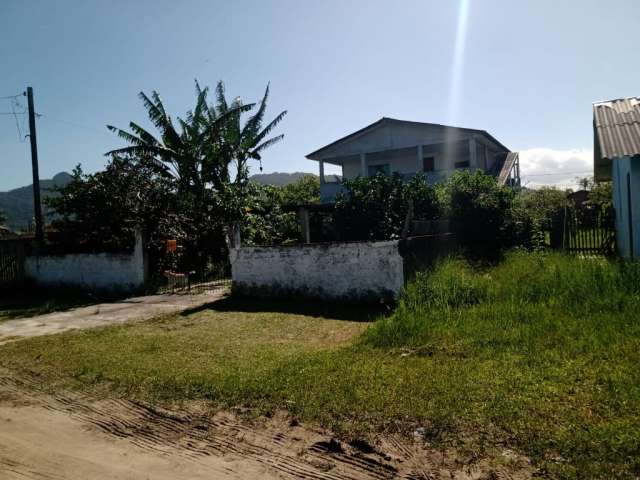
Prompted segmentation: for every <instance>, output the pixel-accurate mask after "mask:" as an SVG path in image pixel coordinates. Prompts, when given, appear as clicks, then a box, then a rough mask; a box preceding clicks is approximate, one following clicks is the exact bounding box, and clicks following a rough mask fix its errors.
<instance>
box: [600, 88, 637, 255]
mask: <svg viewBox="0 0 640 480" xmlns="http://www.w3.org/2000/svg"><path fill="white" fill-rule="evenodd" d="M593 130H594V152H593V153H594V158H593V162H594V165H593V167H594V177H595V180H596V181H597V182H599V181H608V180H611V181H612V182H613V206H614V209H615V213H616V241H617V246H618V252H619V254H620V255H621V256H622V257H625V258H638V257H640V98H638V97H629V98H620V99H616V100H609V101H605V102H598V103H594V104H593Z"/></svg>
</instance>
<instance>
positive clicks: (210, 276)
mask: <svg viewBox="0 0 640 480" xmlns="http://www.w3.org/2000/svg"><path fill="white" fill-rule="evenodd" d="M162 256H163V258H162V265H163V268H161V274H160V275H159V278H158V284H159V285H158V291H159V293H186V294H201V293H206V292H215V291H223V290H226V289H228V288H230V287H231V278H230V277H231V275H230V268H229V265H228V260H227V261H221V260H218V261H215V260H213V259H212V258H211V256H209V255H206V254H204V253H203V252H198V253H197V254H196V255H193V254H192V255H189V253H188V250H187V249H186V248H184V247H183V246H182V245H180V243H179V242H177V241H176V240H168V241H167V242H166V248H165V249H164V252H162Z"/></svg>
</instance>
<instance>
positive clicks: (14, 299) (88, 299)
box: [0, 284, 127, 321]
mask: <svg viewBox="0 0 640 480" xmlns="http://www.w3.org/2000/svg"><path fill="white" fill-rule="evenodd" d="M126 297H127V295H126V294H125V293H124V292H118V291H112V292H87V291H84V290H81V289H74V288H53V287H50V288H43V287H37V286H35V285H33V284H25V285H23V286H22V287H21V288H11V289H2V290H0V321H2V320H13V319H18V318H29V317H33V316H36V315H43V314H46V313H52V312H63V311H66V310H70V309H72V308H77V307H86V306H89V305H94V304H96V303H101V302H114V301H117V300H122V299H124V298H126Z"/></svg>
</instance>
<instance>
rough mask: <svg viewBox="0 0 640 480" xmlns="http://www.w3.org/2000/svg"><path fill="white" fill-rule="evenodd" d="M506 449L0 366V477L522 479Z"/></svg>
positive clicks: (524, 468)
mask: <svg viewBox="0 0 640 480" xmlns="http://www.w3.org/2000/svg"><path fill="white" fill-rule="evenodd" d="M532 474H533V468H532V467H531V465H530V464H529V462H528V460H527V459H526V458H523V457H521V456H518V455H516V454H514V453H512V452H510V451H504V452H498V453H497V454H496V455H495V457H492V458H469V457H463V456H461V455H459V454H456V452H453V451H451V450H437V449H434V448H428V447H426V446H425V444H424V441H423V440H421V439H419V438H418V437H416V438H415V439H414V441H409V440H407V439H405V438H400V437H394V436H384V437H382V436H381V437H378V438H375V439H370V440H365V439H357V440H352V441H345V440H341V439H337V438H335V437H334V436H333V435H331V432H327V431H325V430H322V429H319V428H310V427H308V426H304V425H300V424H299V423H298V422H297V421H296V420H295V419H294V418H292V417H291V416H290V415H288V414H286V413H284V412H278V413H276V414H275V415H273V416H271V417H270V418H264V417H262V418H259V419H255V418H254V419H250V418H249V417H248V416H247V415H243V414H240V413H238V412H218V413H211V412H209V411H207V406H206V404H205V403H203V402H200V403H189V404H183V405H181V406H180V407H176V408H171V409H166V408H159V407H156V406H154V405H151V404H149V403H144V402H137V401H132V400H126V399H120V398H108V399H97V398H95V397H91V396H89V395H86V394H79V393H70V392H65V393H59V394H54V395H51V394H45V393H42V392H41V391H39V388H38V383H37V381H35V380H33V379H25V378H24V377H21V378H18V377H16V376H15V375H13V374H12V373H11V372H9V371H7V370H0V477H2V478H3V479H4V478H9V479H13V478H16V479H17V478H20V479H22V478H38V479H40V478H45V479H71V478H74V479H75V478H102V479H122V478H126V479H142V478H145V479H146V478H154V479H167V480H168V479H173V478H185V479H187V478H188V479H200V478H220V479H225V478H244V479H257V478H267V479H268V478H290V479H301V478H311V479H326V480H338V479H353V480H359V479H390V478H404V479H439V478H447V479H451V478H455V479H496V478H511V479H525V478H531V476H532Z"/></svg>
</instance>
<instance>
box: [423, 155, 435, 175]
mask: <svg viewBox="0 0 640 480" xmlns="http://www.w3.org/2000/svg"><path fill="white" fill-rule="evenodd" d="M435 169H436V159H435V158H433V157H424V158H423V159H422V171H423V172H433V171H435Z"/></svg>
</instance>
